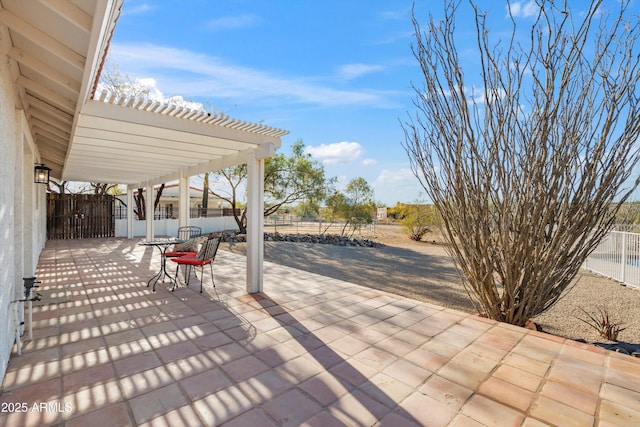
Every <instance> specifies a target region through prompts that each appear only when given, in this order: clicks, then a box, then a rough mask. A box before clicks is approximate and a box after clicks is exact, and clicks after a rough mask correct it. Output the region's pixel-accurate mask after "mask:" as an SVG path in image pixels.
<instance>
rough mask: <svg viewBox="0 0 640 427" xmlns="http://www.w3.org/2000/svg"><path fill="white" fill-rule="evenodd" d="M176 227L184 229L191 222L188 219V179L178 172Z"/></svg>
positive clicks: (182, 172)
mask: <svg viewBox="0 0 640 427" xmlns="http://www.w3.org/2000/svg"><path fill="white" fill-rule="evenodd" d="M178 218H179V219H178V227H186V226H187V225H189V223H190V222H191V219H190V218H189V177H188V176H184V171H181V172H180V178H179V179H178Z"/></svg>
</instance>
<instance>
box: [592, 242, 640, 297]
mask: <svg viewBox="0 0 640 427" xmlns="http://www.w3.org/2000/svg"><path fill="white" fill-rule="evenodd" d="M583 267H584V268H586V269H587V270H589V271H593V272H594V273H598V274H601V275H603V276H607V277H610V278H612V279H614V280H617V281H619V282H622V283H625V284H627V285H630V286H633V287H637V288H640V234H638V233H628V232H625V231H611V232H610V233H609V234H608V235H607V237H605V238H604V240H603V241H602V242H600V245H598V247H597V248H596V249H595V250H594V251H593V252H592V253H591V255H589V257H588V258H587V260H586V261H585V262H584V264H583Z"/></svg>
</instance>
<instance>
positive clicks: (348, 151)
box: [305, 141, 364, 164]
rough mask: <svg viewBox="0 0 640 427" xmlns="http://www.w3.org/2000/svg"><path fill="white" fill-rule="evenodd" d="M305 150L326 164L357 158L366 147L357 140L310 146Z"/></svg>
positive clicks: (347, 161)
mask: <svg viewBox="0 0 640 427" xmlns="http://www.w3.org/2000/svg"><path fill="white" fill-rule="evenodd" d="M305 152H306V153H309V154H311V156H312V157H315V158H317V159H321V160H322V161H323V162H324V163H326V164H338V163H349V162H352V161H354V160H357V159H358V157H360V155H362V153H364V149H363V148H362V146H361V145H360V144H358V143H357V142H346V141H342V142H336V143H333V144H321V145H318V146H317V147H313V146H309V147H306V148H305Z"/></svg>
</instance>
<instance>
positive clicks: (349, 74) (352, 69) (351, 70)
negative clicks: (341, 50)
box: [338, 64, 384, 80]
mask: <svg viewBox="0 0 640 427" xmlns="http://www.w3.org/2000/svg"><path fill="white" fill-rule="evenodd" d="M383 69H384V67H383V66H382V65H369V64H346V65H343V66H342V67H340V69H339V70H338V71H339V73H340V75H341V76H342V77H344V78H345V79H349V80H351V79H355V78H358V77H361V76H364V75H365V74H370V73H375V72H378V71H382V70H383Z"/></svg>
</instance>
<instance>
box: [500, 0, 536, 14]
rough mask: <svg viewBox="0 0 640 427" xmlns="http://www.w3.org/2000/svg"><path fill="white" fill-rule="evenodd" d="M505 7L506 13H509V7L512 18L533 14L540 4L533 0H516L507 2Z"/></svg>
mask: <svg viewBox="0 0 640 427" xmlns="http://www.w3.org/2000/svg"><path fill="white" fill-rule="evenodd" d="M506 8H507V13H509V9H510V10H511V15H512V16H513V17H514V18H528V17H530V16H535V15H536V14H537V13H538V11H539V10H540V6H538V5H537V4H536V2H535V0H529V1H516V2H513V3H509V4H508V5H507V6H506Z"/></svg>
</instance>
